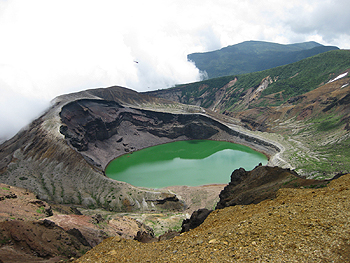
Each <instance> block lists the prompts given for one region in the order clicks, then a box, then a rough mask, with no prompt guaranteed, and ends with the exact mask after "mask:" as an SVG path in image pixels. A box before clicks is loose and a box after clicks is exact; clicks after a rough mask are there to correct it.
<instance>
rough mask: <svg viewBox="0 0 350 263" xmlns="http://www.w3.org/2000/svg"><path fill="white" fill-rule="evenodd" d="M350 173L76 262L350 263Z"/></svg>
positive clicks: (119, 243)
mask: <svg viewBox="0 0 350 263" xmlns="http://www.w3.org/2000/svg"><path fill="white" fill-rule="evenodd" d="M349 187H350V174H347V175H344V176H342V177H340V178H338V179H336V180H334V181H332V182H330V183H329V185H328V187H326V188H319V189H291V188H283V189H280V190H278V192H277V197H276V198H275V199H273V200H270V199H268V200H265V201H263V202H260V203H259V204H251V205H236V206H230V207H226V208H223V209H218V210H216V211H214V212H212V213H210V215H209V216H208V218H207V219H206V220H205V221H204V223H203V224H202V225H200V226H199V227H197V228H195V229H193V230H191V231H189V232H186V233H183V234H181V235H180V236H177V237H175V238H173V239H172V240H167V241H162V242H156V243H148V244H142V243H139V242H137V241H131V240H124V239H121V238H119V237H116V238H110V239H107V240H105V241H104V242H102V243H101V244H100V245H98V246H97V247H95V248H94V249H92V250H91V251H89V252H87V253H86V254H85V255H84V256H82V257H81V258H79V259H78V260H76V262H271V261H273V262H312V261H316V262H347V261H349V260H350V247H349V235H348V233H349V231H350V224H349V222H348V217H349V215H350V208H349V206H348V202H347V200H348V199H349V198H350V190H349V189H350V188H349Z"/></svg>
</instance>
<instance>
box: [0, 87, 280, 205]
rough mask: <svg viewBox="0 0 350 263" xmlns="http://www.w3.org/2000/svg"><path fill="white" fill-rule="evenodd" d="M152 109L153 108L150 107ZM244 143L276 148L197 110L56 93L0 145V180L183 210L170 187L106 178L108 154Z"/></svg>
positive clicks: (46, 195)
mask: <svg viewBox="0 0 350 263" xmlns="http://www.w3.org/2000/svg"><path fill="white" fill-rule="evenodd" d="M150 109H152V110H150ZM190 139H212V140H226V141H232V142H236V143H240V144H245V145H247V146H250V147H252V148H254V149H256V150H258V151H261V152H263V153H265V154H266V155H268V156H273V155H275V154H276V153H277V152H279V151H280V150H281V149H280V148H279V147H278V145H275V144H273V143H271V142H267V141H265V140H261V139H260V138H257V137H254V136H251V135H248V134H245V133H244V132H241V131H238V130H235V129H234V128H229V127H228V126H226V125H224V124H223V123H222V122H220V121H218V120H215V119H214V118H213V117H211V116H209V115H207V114H205V111H203V110H201V109H200V108H198V107H192V106H185V105H180V104H175V103H173V102H169V101H165V100H163V99H158V98H153V97H150V96H148V95H144V94H139V93H137V92H134V91H131V90H128V89H125V88H120V87H111V88H108V89H95V90H88V91H84V92H79V93H73V94H68V95H64V96H61V97H58V98H56V99H55V101H54V103H53V106H52V107H51V108H50V109H49V110H48V111H47V112H46V113H45V114H44V115H42V116H41V117H40V118H38V119H37V120H35V121H34V122H33V123H31V124H30V125H29V127H27V128H26V129H24V130H23V131H21V132H20V133H19V134H17V135H16V136H15V137H14V138H12V139H10V140H8V141H7V142H5V143H4V144H2V145H1V146H0V160H1V161H0V182H3V183H7V184H10V185H15V186H20V187H24V188H27V189H30V190H32V191H34V192H35V193H36V194H38V196H39V197H40V198H41V199H44V200H51V201H55V202H57V203H70V204H79V205H83V206H86V207H103V208H105V209H108V210H114V211H140V210H141V211H150V210H158V211H160V210H174V211H182V210H183V209H184V207H185V206H186V204H185V203H184V202H183V201H182V200H179V199H178V197H177V196H176V195H175V194H174V193H170V192H169V191H168V190H154V189H144V188H137V187H133V186H131V185H129V184H127V183H124V182H117V181H114V180H111V179H109V178H107V177H105V176H104V173H103V171H104V168H105V167H106V165H107V164H108V162H109V161H111V160H112V159H113V158H115V157H117V156H119V155H121V154H124V153H126V152H130V151H135V150H139V149H142V148H145V147H149V146H153V145H157V144H161V143H167V142H171V141H175V140H190Z"/></svg>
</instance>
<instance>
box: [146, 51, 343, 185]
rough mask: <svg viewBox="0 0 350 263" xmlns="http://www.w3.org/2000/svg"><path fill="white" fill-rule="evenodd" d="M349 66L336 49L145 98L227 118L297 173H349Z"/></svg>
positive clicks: (330, 174) (155, 93)
mask: <svg viewBox="0 0 350 263" xmlns="http://www.w3.org/2000/svg"><path fill="white" fill-rule="evenodd" d="M349 68H350V51H347V50H337V51H330V52H326V53H323V54H320V55H317V56H314V57H311V58H307V59H304V60H302V61H299V62H296V63H293V64H290V65H286V66H281V67H278V68H274V69H270V70H265V71H260V72H255V73H251V74H244V75H238V76H227V77H222V78H217V79H210V80H206V81H202V82H197V83H191V84H186V85H180V86H177V87H174V88H171V89H166V90H159V91H153V92H148V93H147V94H149V95H153V96H157V97H160V98H166V99H170V100H173V101H178V102H182V103H187V104H190V105H197V106H202V107H205V108H206V109H208V110H211V111H214V112H216V113H222V114H224V115H226V116H227V117H228V118H229V117H232V118H233V119H232V123H235V122H236V123H235V124H236V125H238V126H244V127H245V128H247V129H249V130H251V131H252V134H255V135H258V136H261V137H263V138H265V139H271V140H273V141H278V142H279V143H280V144H281V145H282V146H283V147H284V149H285V151H284V152H283V154H281V157H282V158H283V159H285V160H287V162H289V163H290V164H291V168H295V169H297V171H298V173H299V174H303V175H306V176H309V177H318V178H320V177H332V176H334V175H335V174H337V173H343V172H349V171H350V160H349V158H347V157H348V156H349V155H350V152H349V151H350V150H349V149H350V147H349V143H350V141H349V120H350V105H349V92H350V85H349V84H350V78H349V74H348V72H349ZM217 116H219V114H217ZM219 118H223V117H219ZM226 121H227V122H229V120H226Z"/></svg>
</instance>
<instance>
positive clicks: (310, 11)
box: [0, 0, 350, 141]
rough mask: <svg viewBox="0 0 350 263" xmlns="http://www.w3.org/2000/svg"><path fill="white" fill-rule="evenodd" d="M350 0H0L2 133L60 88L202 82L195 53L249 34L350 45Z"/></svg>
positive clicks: (38, 109)
mask: <svg viewBox="0 0 350 263" xmlns="http://www.w3.org/2000/svg"><path fill="white" fill-rule="evenodd" d="M349 14H350V2H349V1H348V0H333V1H331V0H289V1H280V0H265V1H260V0H246V1H245V0H148V1H144V0H127V1H125V0H123V1H121V0H30V1H28V0H0V141H1V140H3V139H8V138H10V137H12V136H13V135H14V134H15V133H17V132H18V131H19V130H20V129H21V128H22V127H24V126H25V125H27V124H28V123H29V122H30V121H32V120H33V119H35V118H36V117H38V116H40V114H41V113H42V112H43V111H44V110H45V109H47V108H48V107H49V105H50V101H51V100H52V99H54V98H55V97H56V96H59V95H62V94H66V93H70V92H76V91H80V90H85V89H90V88H100V87H110V86H114V85H117V86H123V87H127V88H131V89H133V90H136V91H148V90H154V89H163V88H169V87H172V86H174V85H175V84H180V83H189V82H194V81H198V80H200V79H201V78H202V77H203V74H202V73H201V72H199V70H198V69H197V68H196V67H195V65H194V64H193V63H192V62H189V61H187V55H188V54H190V53H194V52H206V51H212V50H217V49H220V48H222V47H225V46H228V45H234V44H238V43H241V42H243V41H249V40H260V41H269V42H276V43H280V44H291V43H299V42H304V41H316V42H318V43H320V44H323V45H333V46H337V47H339V48H342V49H350V27H349V25H350V15H349Z"/></svg>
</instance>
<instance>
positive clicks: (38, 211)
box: [36, 207, 45, 214]
mask: <svg viewBox="0 0 350 263" xmlns="http://www.w3.org/2000/svg"><path fill="white" fill-rule="evenodd" d="M44 210H45V207H39V208H38V209H37V210H36V212H37V213H38V214H42V213H44Z"/></svg>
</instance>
